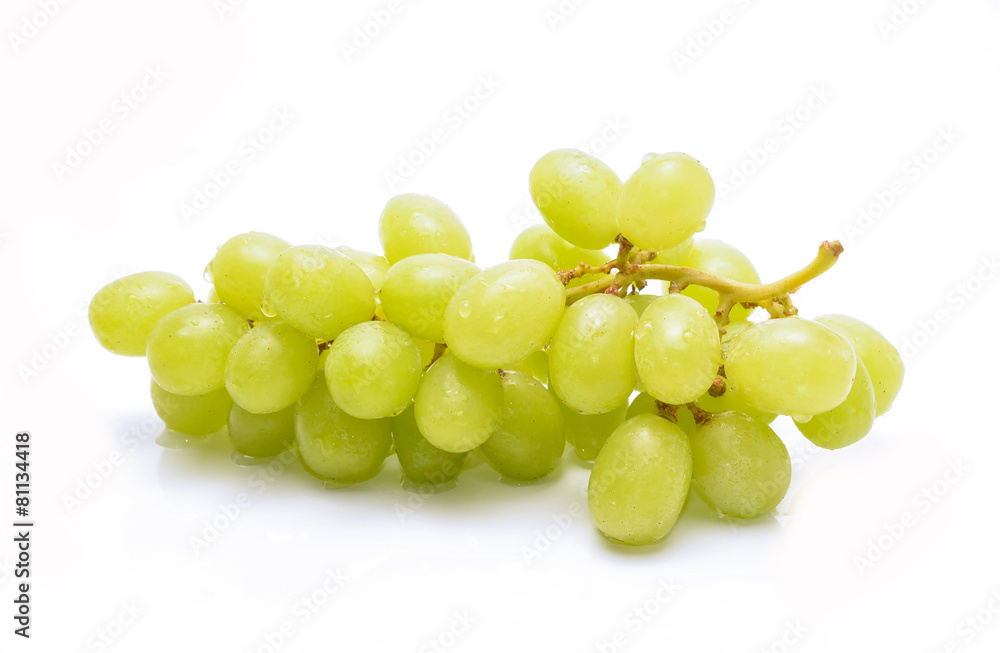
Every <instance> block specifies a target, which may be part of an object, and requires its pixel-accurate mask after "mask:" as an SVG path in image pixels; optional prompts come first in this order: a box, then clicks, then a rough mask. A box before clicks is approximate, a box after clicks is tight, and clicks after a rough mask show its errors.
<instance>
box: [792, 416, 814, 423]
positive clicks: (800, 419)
mask: <svg viewBox="0 0 1000 653" xmlns="http://www.w3.org/2000/svg"><path fill="white" fill-rule="evenodd" d="M791 417H792V419H794V420H795V421H796V422H798V423H799V424H805V423H806V422H808V421H809V420H811V419H812V417H813V416H812V415H792V416H791Z"/></svg>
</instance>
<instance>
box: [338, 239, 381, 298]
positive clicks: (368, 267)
mask: <svg viewBox="0 0 1000 653" xmlns="http://www.w3.org/2000/svg"><path fill="white" fill-rule="evenodd" d="M335 251H338V252H340V253H341V254H343V255H344V256H346V257H347V258H349V259H351V260H352V261H354V263H355V265H357V266H358V267H359V268H361V270H362V271H363V272H364V273H365V275H366V276H367V277H368V280H369V281H371V282H372V287H373V288H375V291H376V292H378V291H379V290H381V289H382V284H383V283H384V282H385V275H386V274H387V273H388V272H389V260H388V259H387V258H386V257H384V256H379V255H378V254H372V253H371V252H366V251H364V250H360V249H351V248H350V247H338V248H337V249H336V250H335Z"/></svg>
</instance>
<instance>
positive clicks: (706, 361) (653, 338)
mask: <svg viewBox="0 0 1000 653" xmlns="http://www.w3.org/2000/svg"><path fill="white" fill-rule="evenodd" d="M721 362H722V349H721V347H720V344H719V329H718V327H717V326H716V325H715V322H714V321H713V320H712V318H711V316H710V315H709V314H708V311H706V310H705V307H704V306H702V305H701V304H699V303H698V302H696V301H695V300H693V299H691V298H690V297H685V296H683V295H678V294H673V295H664V296H663V297H661V298H660V299H658V300H656V301H655V302H653V303H652V304H651V305H650V306H649V308H647V309H646V312H645V313H644V314H643V316H642V319H641V320H639V325H638V326H637V327H636V330H635V363H636V369H637V370H638V372H639V378H640V379H641V380H642V384H643V386H644V387H645V389H646V392H648V393H649V394H651V395H653V396H654V397H656V398H657V399H659V400H660V401H662V402H665V403H668V404H686V403H688V402H691V401H694V400H696V399H697V398H698V397H700V396H701V395H703V394H705V392H706V391H707V390H708V388H709V386H710V385H712V382H713V381H714V380H715V377H716V375H717V374H718V372H719V365H720V363H721Z"/></svg>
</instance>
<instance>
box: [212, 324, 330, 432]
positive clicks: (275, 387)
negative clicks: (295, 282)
mask: <svg viewBox="0 0 1000 653" xmlns="http://www.w3.org/2000/svg"><path fill="white" fill-rule="evenodd" d="M318 364H319V350H318V349H317V348H316V341H315V340H314V339H313V338H310V337H309V336H307V335H305V334H303V333H300V332H299V331H296V330H295V329H294V328H292V326H291V325H289V324H285V323H284V322H278V321H275V322H262V323H261V324H258V325H257V326H255V327H254V328H253V329H251V330H250V333H248V334H246V335H245V336H243V337H242V338H240V339H239V341H238V342H237V343H236V344H235V345H234V346H233V349H232V351H230V352H229V358H228V360H227V361H226V389H227V390H229V395H230V396H231V397H232V398H233V401H235V402H236V403H237V404H238V405H239V406H240V407H241V408H243V409H244V410H247V411H249V412H251V413H273V412H276V411H279V410H283V409H285V408H288V407H289V406H291V405H292V404H294V403H295V402H296V401H298V400H299V397H301V396H302V395H303V394H305V391H306V390H308V389H309V386H310V385H311V384H312V381H313V378H314V377H315V376H316V366H317V365H318Z"/></svg>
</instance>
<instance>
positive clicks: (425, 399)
mask: <svg viewBox="0 0 1000 653" xmlns="http://www.w3.org/2000/svg"><path fill="white" fill-rule="evenodd" d="M502 410H503V384H502V383H501V381H500V375H499V374H497V372H496V370H482V369H479V368H476V367H472V366H471V365H466V364H465V363H463V362H462V361H460V360H458V358H456V357H455V356H453V355H452V354H451V353H446V354H445V355H444V356H442V357H441V358H439V359H438V360H437V361H436V362H435V363H434V364H433V365H431V366H430V369H428V370H427V371H426V372H425V373H424V378H423V379H422V380H421V381H420V387H419V388H418V389H417V396H416V397H415V398H414V411H415V417H416V420H417V426H418V427H419V428H420V432H421V433H423V434H424V437H425V438H427V440H428V441H429V442H430V443H431V444H433V445H434V446H435V447H437V448H439V449H444V450H445V451H450V452H453V453H461V452H463V451H470V450H472V449H475V448H476V447H478V446H479V445H481V444H482V443H483V442H486V440H487V438H489V437H490V435H491V434H492V433H493V431H495V430H496V428H497V426H498V425H499V424H500V414H501V411H502Z"/></svg>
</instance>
